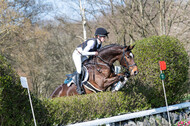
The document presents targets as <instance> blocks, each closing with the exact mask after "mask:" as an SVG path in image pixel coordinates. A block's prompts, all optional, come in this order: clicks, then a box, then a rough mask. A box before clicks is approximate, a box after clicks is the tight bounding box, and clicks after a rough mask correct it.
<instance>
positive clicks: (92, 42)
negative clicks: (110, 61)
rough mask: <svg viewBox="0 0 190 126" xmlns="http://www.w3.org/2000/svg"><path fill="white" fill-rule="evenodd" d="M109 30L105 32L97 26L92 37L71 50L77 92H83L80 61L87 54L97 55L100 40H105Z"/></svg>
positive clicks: (86, 56) (85, 57) (100, 43)
mask: <svg viewBox="0 0 190 126" xmlns="http://www.w3.org/2000/svg"><path fill="white" fill-rule="evenodd" d="M108 34H109V32H107V30H106V29H104V28H97V29H96V32H95V35H94V38H91V39H88V40H86V41H85V42H83V43H82V44H80V45H79V46H78V47H77V48H76V49H75V50H74V52H73V61H74V64H75V67H76V70H77V75H76V85H77V92H78V93H79V94H84V93H85V92H84V90H82V87H81V78H80V75H81V69H82V63H83V61H85V60H86V59H88V56H90V55H95V56H97V55H98V52H97V50H98V49H99V48H101V46H102V42H104V41H105V38H106V37H108Z"/></svg>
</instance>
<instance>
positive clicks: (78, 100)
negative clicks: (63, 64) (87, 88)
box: [47, 92, 150, 124]
mask: <svg viewBox="0 0 190 126" xmlns="http://www.w3.org/2000/svg"><path fill="white" fill-rule="evenodd" d="M47 105H48V106H49V107H47V108H48V111H49V112H50V114H51V115H52V116H53V118H54V119H56V120H55V123H56V124H69V123H76V122H83V121H87V120H94V119H97V118H105V117H111V116H115V115H118V114H124V113H128V112H134V111H137V110H138V111H140V110H145V109H147V108H149V107H150V105H149V104H147V101H146V99H145V98H144V97H143V96H142V95H141V94H136V93H135V92H133V93H130V94H127V93H125V92H115V93H112V92H103V93H97V94H95V93H93V94H87V95H82V96H81V95H80V96H70V97H61V98H55V99H53V100H50V102H48V103H47Z"/></svg>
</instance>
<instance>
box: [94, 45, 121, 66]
mask: <svg viewBox="0 0 190 126" xmlns="http://www.w3.org/2000/svg"><path fill="white" fill-rule="evenodd" d="M119 55H121V51H120V50H117V49H114V48H113V49H110V50H109V51H104V52H102V53H99V55H98V56H99V57H101V58H102V59H103V60H104V61H106V62H109V63H110V64H113V63H114V62H115V61H116V60H118V56H119Z"/></svg>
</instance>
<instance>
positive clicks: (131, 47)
mask: <svg viewBox="0 0 190 126" xmlns="http://www.w3.org/2000/svg"><path fill="white" fill-rule="evenodd" d="M134 47H135V45H133V46H131V45H130V46H126V47H125V51H130V50H132V49H133V48H134Z"/></svg>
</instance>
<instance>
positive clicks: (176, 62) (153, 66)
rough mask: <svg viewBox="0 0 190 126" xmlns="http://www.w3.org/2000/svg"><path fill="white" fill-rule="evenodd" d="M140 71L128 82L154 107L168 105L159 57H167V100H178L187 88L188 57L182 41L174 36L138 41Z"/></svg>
mask: <svg viewBox="0 0 190 126" xmlns="http://www.w3.org/2000/svg"><path fill="white" fill-rule="evenodd" d="M133 53H134V54H135V62H136V63H137V65H138V69H139V71H140V72H139V74H138V75H137V77H136V78H134V79H133V82H134V83H133V84H131V85H129V86H130V88H133V89H134V90H135V91H136V92H137V93H139V92H140V93H142V94H143V95H144V96H146V98H147V99H148V101H149V103H150V104H151V105H152V106H153V107H160V106H164V105H165V100H164V93H163V87H162V82H161V79H160V67H159V61H165V62H166V65H167V69H166V70H165V71H163V73H164V74H165V76H166V78H165V80H164V81H165V89H166V94H167V100H168V104H174V103H178V102H179V101H180V100H182V99H183V97H184V94H185V93H187V91H188V90H189V89H188V83H187V80H188V66H189V59H188V55H187V52H186V51H185V49H184V47H183V45H182V43H180V41H179V40H178V39H176V38H174V37H169V36H160V37H158V36H153V37H150V38H146V39H143V40H140V41H137V42H136V46H135V48H134V49H133Z"/></svg>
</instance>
